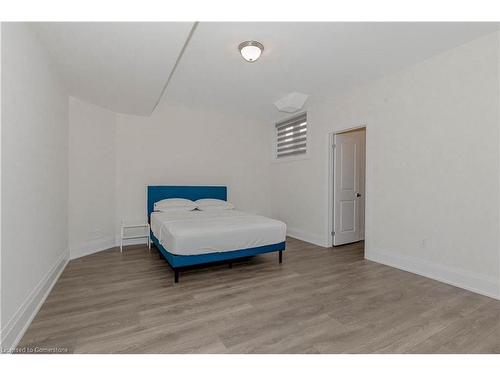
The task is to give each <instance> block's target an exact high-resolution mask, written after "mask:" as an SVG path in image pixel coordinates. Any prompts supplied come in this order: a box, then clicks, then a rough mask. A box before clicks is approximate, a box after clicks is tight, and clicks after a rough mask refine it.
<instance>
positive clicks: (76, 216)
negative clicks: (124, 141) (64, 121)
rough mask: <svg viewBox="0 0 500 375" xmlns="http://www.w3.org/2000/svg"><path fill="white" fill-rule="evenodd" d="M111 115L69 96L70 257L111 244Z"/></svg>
mask: <svg viewBox="0 0 500 375" xmlns="http://www.w3.org/2000/svg"><path fill="white" fill-rule="evenodd" d="M115 151H116V148H115V114H114V112H111V111H108V110H106V109H103V108H101V107H98V106H95V105H93V104H88V103H85V102H83V101H81V100H79V99H76V98H73V97H70V98H69V247H70V252H71V258H77V257H79V256H83V255H87V254H89V253H92V252H94V251H96V250H104V249H108V248H110V247H113V246H114V245H115V225H114V219H115V154H116V152H115Z"/></svg>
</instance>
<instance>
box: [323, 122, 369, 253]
mask: <svg viewBox="0 0 500 375" xmlns="http://www.w3.org/2000/svg"><path fill="white" fill-rule="evenodd" d="M360 129H365V225H364V229H365V230H364V231H365V233H364V234H365V236H364V237H365V248H366V244H367V242H368V233H369V231H368V221H367V220H366V218H367V217H368V215H367V212H368V210H367V207H368V204H367V203H368V196H369V188H368V186H369V183H368V163H367V160H368V155H369V154H368V134H369V132H368V125H367V124H362V125H358V126H352V127H346V128H341V129H339V130H335V131H332V132H330V133H328V228H327V233H326V236H327V237H326V238H328V241H327V245H328V247H332V246H333V224H334V223H333V218H334V215H333V201H334V197H333V193H334V188H333V187H334V180H335V173H334V172H333V168H334V166H335V159H334V158H335V152H334V150H333V145H334V142H335V135H336V134H342V133H347V132H351V131H353V130H360Z"/></svg>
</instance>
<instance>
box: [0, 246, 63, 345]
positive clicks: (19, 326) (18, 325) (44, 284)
mask: <svg viewBox="0 0 500 375" xmlns="http://www.w3.org/2000/svg"><path fill="white" fill-rule="evenodd" d="M68 262H69V257H68V254H67V253H63V254H61V256H60V257H59V259H58V260H57V261H56V263H55V264H54V266H53V267H52V268H51V269H50V270H49V272H48V273H47V274H46V275H45V277H44V278H43V279H42V280H40V282H39V283H38V285H37V286H36V287H35V288H34V289H33V290H32V291H31V293H30V294H29V295H28V297H27V298H26V299H25V300H24V302H23V303H22V304H21V306H20V307H19V309H18V310H17V311H16V313H15V314H14V316H13V317H12V318H11V319H10V321H9V322H8V323H7V324H6V325H5V327H2V331H1V333H0V335H1V338H2V343H1V348H2V349H3V352H6V351H7V352H8V350H10V349H14V348H15V347H16V346H17V344H18V343H19V341H20V340H21V338H22V337H23V335H24V333H25V332H26V330H27V329H28V327H29V325H30V324H31V322H32V321H33V319H34V318H35V316H36V314H37V313H38V310H40V308H41V307H42V305H43V303H44V302H45V299H46V298H47V296H48V295H49V293H50V291H51V290H52V287H53V286H54V284H55V283H56V281H57V280H58V279H59V276H60V275H61V273H62V272H63V271H64V268H65V267H66V265H67V264H68Z"/></svg>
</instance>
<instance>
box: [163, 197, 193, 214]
mask: <svg viewBox="0 0 500 375" xmlns="http://www.w3.org/2000/svg"><path fill="white" fill-rule="evenodd" d="M196 207H197V205H196V203H194V202H193V201H192V200H189V199H183V198H168V199H163V200H161V201H158V202H156V203H155V204H154V210H155V211H160V212H165V211H193V210H194V209H195V208H196Z"/></svg>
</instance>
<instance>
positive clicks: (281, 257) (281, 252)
mask: <svg viewBox="0 0 500 375" xmlns="http://www.w3.org/2000/svg"><path fill="white" fill-rule="evenodd" d="M279 253H280V255H279V259H280V263H283V251H280V252H279Z"/></svg>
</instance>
